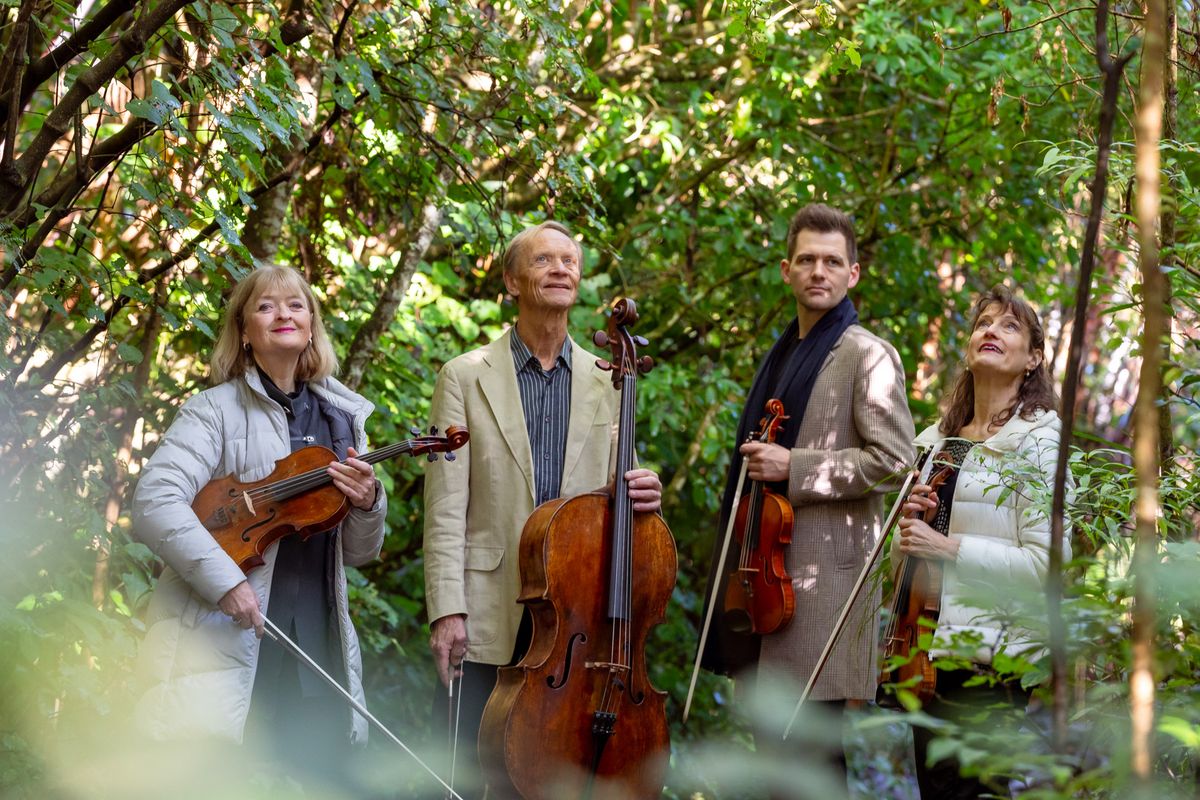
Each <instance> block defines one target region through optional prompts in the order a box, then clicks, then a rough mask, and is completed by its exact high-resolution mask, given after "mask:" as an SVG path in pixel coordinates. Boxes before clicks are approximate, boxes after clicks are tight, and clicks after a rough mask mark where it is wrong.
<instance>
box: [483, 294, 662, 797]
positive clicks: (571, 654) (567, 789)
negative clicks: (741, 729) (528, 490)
mask: <svg viewBox="0 0 1200 800" xmlns="http://www.w3.org/2000/svg"><path fill="white" fill-rule="evenodd" d="M637 319H638V315H637V308H636V306H635V304H634V302H633V301H632V300H630V299H628V298H625V299H622V300H620V301H619V302H617V303H616V305H615V306H614V308H613V312H612V315H611V316H610V318H609V320H608V332H607V333H605V332H604V331H601V332H599V333H597V334H596V336H595V337H594V338H593V341H594V342H595V343H596V344H597V345H598V346H600V347H605V346H610V347H611V348H612V361H611V362H609V361H604V360H600V361H597V365H598V366H600V367H601V368H602V369H605V370H610V371H611V372H612V373H613V385H614V387H616V388H617V389H619V390H620V392H621V409H620V422H619V424H618V433H617V465H616V481H615V486H614V489H613V492H612V494H611V495H610V494H609V493H608V492H606V491H600V492H591V493H588V494H582V495H577V496H575V497H571V498H567V499H563V498H559V499H557V500H550V501H548V502H546V503H543V504H542V505H540V506H538V507H537V508H536V509H534V512H533V514H532V515H531V516H530V517H529V520H528V521H527V522H526V523H525V528H524V530H523V531H522V533H521V544H520V551H519V558H520V570H521V592H520V596H519V601H520V602H521V603H523V604H525V606H526V607H527V608H528V609H529V611H530V613H531V615H532V618H533V641H532V642H531V644H530V647H529V651H528V652H527V653H526V655H525V657H524V658H523V659H522V660H521V662H520V663H519V664H517V665H516V666H515V667H501V668H500V671H499V677H498V679H497V682H496V688H495V689H494V690H493V692H492V694H491V697H490V698H489V699H488V703H487V707H486V708H485V709H484V712H483V721H482V724H481V726H480V732H479V754H480V761H481V763H482V765H483V770H484V774H485V776H486V777H487V780H488V791H489V796H490V795H491V793H492V792H496V793H498V794H499V795H500V796H501V797H521V798H524V799H525V800H561V798H581V797H588V798H590V797H592V796H593V793H594V794H595V796H597V797H601V798H622V799H624V798H646V800H649V799H650V798H657V797H659V796H660V795H661V794H662V787H663V779H664V777H665V773H666V768H667V763H668V759H669V756H670V753H669V738H668V735H669V734H668V729H667V717H666V693H665V692H662V691H659V690H658V689H656V688H655V687H654V686H653V685H652V684H651V683H650V678H649V674H648V672H647V668H646V652H645V646H646V638H647V636H648V635H649V633H650V631H651V629H652V628H653V627H654V626H656V625H658V624H659V623H661V622H662V621H663V620H664V618H665V615H666V607H667V603H668V601H669V600H670V598H671V592H672V591H673V590H674V587H675V568H676V554H675V540H674V539H673V538H672V536H671V532H670V530H668V528H667V525H666V523H665V522H664V521H663V519H662V517H661V516H660V515H658V514H657V513H652V512H637V513H634V511H633V502H632V501H631V500H630V499H629V494H628V487H627V485H626V482H625V477H624V476H625V473H626V472H627V471H629V470H630V469H632V468H633V466H634V458H633V454H634V447H635V431H634V421H635V420H634V417H635V413H634V411H635V407H636V406H635V400H636V386H637V376H638V375H639V374H644V373H647V372H649V371H650V369H651V367H652V365H653V361H652V360H651V359H650V357H649V356H642V357H638V355H637V349H636V348H637V346H638V345H643V346H644V345H646V344H647V342H646V340H645V339H644V338H642V337H640V336H633V335H632V334H630V333H629V331H628V330H627V327H628V326H630V325H632V324H634V323H635V322H636V321H637Z"/></svg>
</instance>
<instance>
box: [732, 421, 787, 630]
mask: <svg viewBox="0 0 1200 800" xmlns="http://www.w3.org/2000/svg"><path fill="white" fill-rule="evenodd" d="M785 419H787V416H785V415H784V413H783V402H782V401H780V400H778V399H775V398H772V399H771V400H768V401H767V416H766V417H764V418H763V419H762V422H760V423H759V430H758V432H757V433H755V434H754V435H753V436H752V437H751V438H752V439H753V441H756V442H765V443H767V444H773V443H774V442H775V436H776V434H777V433H778V431H779V427H780V426H781V425H782V424H783V421H784V420H785ZM734 531H735V533H736V536H737V539H738V542H739V543H740V545H741V550H740V555H739V558H738V564H737V567H736V568H735V569H734V570H732V571H731V572H730V574H729V582H728V584H727V585H726V588H725V618H726V621H727V622H728V624H729V626H730V627H731V628H732V629H733V630H736V631H738V632H739V633H755V634H759V635H762V634H767V633H774V632H775V631H777V630H779V629H781V628H782V627H783V626H785V625H787V624H788V623H789V622H791V619H792V615H793V614H794V613H795V611H796V596H795V594H794V593H793V590H792V579H791V578H790V577H788V574H787V568H786V566H785V564H784V550H785V549H786V547H787V545H789V544H791V541H792V504H791V503H789V502H788V500H787V498H786V497H783V496H781V495H780V494H779V493H777V492H773V491H771V490H770V489H768V488H767V486H766V485H765V484H764V483H763V482H762V481H756V480H751V481H750V489H749V491H748V492H747V493H746V494H744V495H742V499H741V502H740V503H739V504H738V507H737V514H736V517H735V519H734Z"/></svg>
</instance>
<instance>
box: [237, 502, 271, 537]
mask: <svg viewBox="0 0 1200 800" xmlns="http://www.w3.org/2000/svg"><path fill="white" fill-rule="evenodd" d="M273 519H275V509H273V508H272V509H271V514H270V516H268V517H267V518H266V519H264V520H263V521H262V522H256V523H254V524H253V525H251V526H250V527H248V528H246V529H245V530H244V531H242V541H243V542H249V541H250V531H252V530H254V529H255V528H261V527H262V526H263V525H268V524H270V522H271V521H272V520H273Z"/></svg>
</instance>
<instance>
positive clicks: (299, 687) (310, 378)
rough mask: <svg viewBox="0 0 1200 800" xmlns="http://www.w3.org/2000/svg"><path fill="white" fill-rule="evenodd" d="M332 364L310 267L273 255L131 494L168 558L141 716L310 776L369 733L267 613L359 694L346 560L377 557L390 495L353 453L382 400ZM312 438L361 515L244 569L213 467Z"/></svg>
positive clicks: (146, 647)
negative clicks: (249, 747) (198, 388)
mask: <svg viewBox="0 0 1200 800" xmlns="http://www.w3.org/2000/svg"><path fill="white" fill-rule="evenodd" d="M336 366H337V359H336V356H335V355H334V352H333V347H332V346H331V345H330V342H329V339H328V337H327V335H326V333H325V328H324V325H323V324H322V322H321V315H320V312H319V309H318V307H317V302H316V298H315V297H314V296H313V292H312V289H311V288H310V287H309V286H308V284H307V282H306V281H305V280H304V278H303V277H302V276H301V274H300V273H299V272H297V271H296V270H294V269H291V268H289V267H280V266H268V267H262V268H259V269H257V270H255V271H254V272H253V273H251V274H250V275H249V276H247V277H246V278H244V279H243V280H242V281H241V282H239V283H238V284H237V286H236V287H235V288H234V290H233V293H232V296H231V297H230V299H229V304H228V306H227V311H226V318H225V321H224V324H223V327H222V329H221V334H220V336H219V337H218V339H217V344H216V349H215V352H214V355H213V364H212V379H213V383H214V384H215V386H214V387H213V388H211V389H208V390H207V391H203V392H200V393H199V394H197V395H195V396H193V397H191V398H190V399H189V400H188V401H187V402H186V403H185V404H184V406H183V408H182V410H181V411H180V413H179V416H178V417H177V418H176V419H175V421H174V422H173V423H172V424H171V427H170V428H169V429H168V430H167V432H166V435H165V436H164V437H163V439H162V441H161V443H160V444H159V446H158V449H157V450H156V452H155V453H154V455H153V456H152V457H151V458H150V459H149V461H148V462H147V463H146V465H145V468H144V469H143V472H142V475H141V478H140V480H139V481H138V486H137V490H136V492H135V494H134V501H133V532H134V536H135V537H136V538H138V539H139V540H141V541H142V542H144V543H145V544H146V545H148V546H149V547H150V548H151V549H152V550H153V551H154V552H155V554H157V555H158V556H159V557H160V558H161V559H162V560H163V561H164V562H165V563H166V569H165V570H164V571H163V574H162V576H161V577H160V579H159V581H158V584H157V586H156V588H155V593H154V596H153V598H152V599H151V603H150V610H149V614H148V619H147V633H146V638H145V641H144V642H143V645H142V650H141V653H140V655H139V671H140V673H141V677H142V678H143V680H144V682H145V684H146V685H147V687H148V689H147V691H146V693H145V694H144V696H143V697H142V698H141V700H140V702H139V704H138V707H137V709H136V713H135V716H136V719H137V722H138V723H139V726H140V727H141V728H142V729H143V730H144V731H145V732H146V733H147V734H148V735H149V736H150V737H151V738H154V739H157V740H179V739H210V740H213V739H215V740H226V741H230V740H231V741H233V742H236V743H241V742H243V741H246V740H249V741H250V742H252V743H255V744H257V745H259V746H261V747H263V748H264V749H265V750H266V755H267V758H268V759H273V760H278V761H282V762H283V763H284V764H285V765H286V768H287V771H288V772H289V773H290V774H296V773H297V772H298V773H299V775H300V777H301V779H302V780H303V776H304V775H305V774H306V773H307V774H309V775H319V774H320V773H321V772H322V771H323V767H329V768H330V769H331V770H332V771H337V770H338V769H340V764H341V762H342V760H343V758H344V756H345V755H346V754H347V752H348V751H349V746H350V744H351V743H352V742H356V741H357V742H361V741H364V740H365V738H366V721H365V720H363V719H362V718H361V717H359V716H358V715H357V714H354V713H353V712H352V711H351V710H350V709H349V708H348V707H347V705H346V704H345V703H344V702H343V701H342V700H341V698H340V697H338V696H337V695H336V694H334V692H333V690H332V689H330V688H329V687H328V686H326V685H324V684H323V683H321V682H320V680H319V678H316V677H315V676H313V675H312V674H310V673H309V671H308V670H307V668H306V667H304V666H302V665H300V664H299V663H298V662H297V661H296V660H295V659H293V658H292V657H291V656H290V655H288V654H286V653H285V652H284V651H283V650H282V649H281V648H280V646H279V645H278V644H275V643H274V642H273V641H271V640H270V639H263V638H262V635H263V615H264V614H269V615H270V618H271V620H272V622H274V623H275V624H276V625H277V626H279V627H280V628H281V629H283V630H284V632H286V633H288V634H289V635H290V636H291V638H292V639H293V641H296V642H297V644H299V645H300V647H302V648H303V649H304V650H305V651H306V652H308V653H309V654H310V655H311V656H313V657H314V658H315V659H316V660H317V661H318V662H319V663H320V664H321V665H322V666H323V667H324V668H325V669H326V670H327V671H328V672H329V673H330V674H331V675H333V676H334V677H335V678H337V679H338V680H339V682H342V684H343V685H347V684H348V688H349V689H350V691H351V692H352V693H353V694H355V695H356V696H357V697H358V699H359V700H360V701H361V700H362V697H363V692H362V665H361V660H360V657H359V647H358V638H357V636H356V634H355V631H354V627H353V625H352V624H351V622H350V616H349V611H348V605H347V600H346V574H345V566H346V565H351V566H357V565H360V564H364V563H366V562H368V561H371V560H373V559H374V558H376V557H377V556H378V554H379V550H380V547H381V545H382V543H383V530H384V529H383V525H384V517H385V515H386V513H387V505H386V498H385V497H384V492H383V489H382V487H381V485H380V484H379V482H378V481H377V480H376V479H375V474H374V471H373V469H372V467H371V466H370V465H369V464H367V463H365V462H363V461H360V460H358V459H357V458H355V456H357V455H358V453H359V452H361V451H363V450H365V448H366V433H365V430H364V421H365V419H366V417H367V415H368V414H369V413H370V412H371V410H372V408H373V406H372V405H371V404H370V403H369V402H367V401H366V400H365V399H363V398H362V397H361V396H359V395H357V394H355V393H354V392H351V391H350V390H349V389H347V388H346V387H344V386H343V385H342V384H340V383H338V381H336V380H335V379H333V378H332V377H331V374H332V373H333V371H334V369H335V368H336ZM313 443H315V444H323V445H324V446H326V447H328V448H329V449H331V450H333V451H334V453H336V454H337V455H338V457H339V459H344V462H339V461H333V462H332V463H330V465H329V468H328V471H329V474H330V476H331V477H332V480H333V484H334V485H335V486H337V488H338V489H339V490H341V491H342V493H343V494H345V495H346V497H347V498H348V500H349V502H350V504H351V506H352V508H351V510H350V513H349V514H348V515H347V516H346V518H345V519H344V520H343V521H342V523H341V524H340V525H339V526H338V527H337V528H335V529H334V530H332V531H329V532H326V533H324V534H321V535H315V536H311V537H309V538H307V539H305V540H301V539H300V538H299V537H296V536H289V537H285V538H284V539H281V540H280V541H279V542H277V543H276V544H273V545H271V546H270V547H269V548H268V549H267V551H266V553H265V554H264V560H265V562H266V563H265V564H264V565H263V566H260V567H257V568H255V569H252V570H251V571H250V572H249V573H248V574H243V573H242V571H241V569H239V568H238V566H237V564H235V563H234V561H233V560H232V559H231V558H230V557H229V556H228V555H226V554H225V552H224V551H223V550H222V549H221V548H220V546H218V545H217V543H216V541H215V540H214V539H213V537H212V536H211V535H209V533H208V531H207V530H205V528H204V527H203V526H202V525H201V524H200V521H199V520H198V519H197V517H196V515H195V514H194V513H193V512H192V509H191V503H192V500H193V499H194V498H195V496H196V494H197V492H199V491H200V489H201V488H202V487H204V485H205V484H207V483H208V482H209V481H210V480H212V479H214V478H220V477H223V476H226V475H230V474H232V475H234V476H236V477H237V478H238V479H240V480H242V481H255V480H259V479H261V478H263V477H266V476H267V475H268V474H270V472H271V471H272V470H273V469H274V466H275V462H276V461H277V460H279V459H281V458H284V457H286V456H287V455H288V454H289V453H291V452H292V451H293V450H296V449H299V448H301V447H304V446H307V445H309V444H313ZM289 734H290V735H289ZM292 767H295V768H296V769H295V770H293V769H292Z"/></svg>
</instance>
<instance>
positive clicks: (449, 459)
mask: <svg viewBox="0 0 1200 800" xmlns="http://www.w3.org/2000/svg"><path fill="white" fill-rule="evenodd" d="M454 458H455V456H454V453H446V460H447V461H453V460H454Z"/></svg>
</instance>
